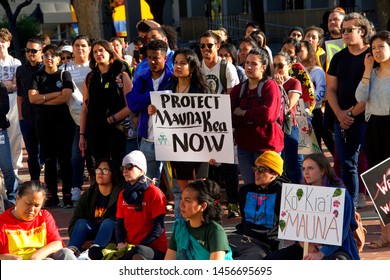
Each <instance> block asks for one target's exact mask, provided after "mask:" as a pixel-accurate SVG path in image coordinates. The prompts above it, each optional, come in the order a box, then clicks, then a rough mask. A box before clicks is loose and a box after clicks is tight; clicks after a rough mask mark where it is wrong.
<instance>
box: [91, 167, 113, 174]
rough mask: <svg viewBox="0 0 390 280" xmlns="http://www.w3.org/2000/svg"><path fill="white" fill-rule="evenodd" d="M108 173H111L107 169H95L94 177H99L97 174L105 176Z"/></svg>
mask: <svg viewBox="0 0 390 280" xmlns="http://www.w3.org/2000/svg"><path fill="white" fill-rule="evenodd" d="M110 171H111V170H110V169H108V168H96V169H95V173H96V175H99V174H104V175H107V174H108V173H109V172H110Z"/></svg>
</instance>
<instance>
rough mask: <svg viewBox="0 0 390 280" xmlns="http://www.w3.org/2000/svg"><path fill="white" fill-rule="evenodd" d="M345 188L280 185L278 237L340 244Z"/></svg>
mask: <svg viewBox="0 0 390 280" xmlns="http://www.w3.org/2000/svg"><path fill="white" fill-rule="evenodd" d="M344 200H345V189H343V188H332V187H320V186H307V185H296V184H283V188H282V200H281V203H280V217H279V230H278V238H279V239H287V240H294V241H303V242H310V243H318V244H329V245H341V243H342V237H343V217H344Z"/></svg>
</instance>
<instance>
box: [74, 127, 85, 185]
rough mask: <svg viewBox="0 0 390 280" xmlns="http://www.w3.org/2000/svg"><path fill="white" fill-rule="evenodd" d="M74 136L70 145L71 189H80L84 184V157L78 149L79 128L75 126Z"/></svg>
mask: <svg viewBox="0 0 390 280" xmlns="http://www.w3.org/2000/svg"><path fill="white" fill-rule="evenodd" d="M75 128H76V129H75V134H74V138H73V144H72V171H73V177H72V187H73V188H79V189H81V188H82V186H83V183H84V178H83V176H84V157H82V155H81V151H80V148H79V141H80V126H78V125H75Z"/></svg>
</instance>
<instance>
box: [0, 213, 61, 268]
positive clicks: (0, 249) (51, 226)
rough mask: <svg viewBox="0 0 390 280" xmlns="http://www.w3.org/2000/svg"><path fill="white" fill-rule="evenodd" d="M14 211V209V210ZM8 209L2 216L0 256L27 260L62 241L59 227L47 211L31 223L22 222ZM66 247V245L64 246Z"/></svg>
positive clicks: (0, 217)
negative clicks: (13, 256)
mask: <svg viewBox="0 0 390 280" xmlns="http://www.w3.org/2000/svg"><path fill="white" fill-rule="evenodd" d="M12 209H13V208H12ZM12 209H8V210H7V211H5V212H4V213H3V214H1V215H0V254H14V255H18V256H20V257H22V258H23V259H25V260H28V259H30V256H31V255H32V254H33V253H35V252H36V251H37V250H38V249H40V248H42V247H44V246H46V245H47V244H49V243H51V242H53V241H61V242H62V238H61V235H60V233H59V232H58V227H57V225H56V223H55V221H54V218H53V216H52V215H51V214H50V212H49V211H47V210H41V211H40V212H39V213H38V215H37V217H36V218H35V219H34V220H32V221H31V222H22V221H19V220H18V219H17V218H15V216H14V215H12V213H11V210H12ZM62 246H63V247H65V244H62Z"/></svg>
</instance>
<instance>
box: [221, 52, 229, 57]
mask: <svg viewBox="0 0 390 280" xmlns="http://www.w3.org/2000/svg"><path fill="white" fill-rule="evenodd" d="M219 56H220V57H230V54H228V53H221V54H219Z"/></svg>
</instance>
